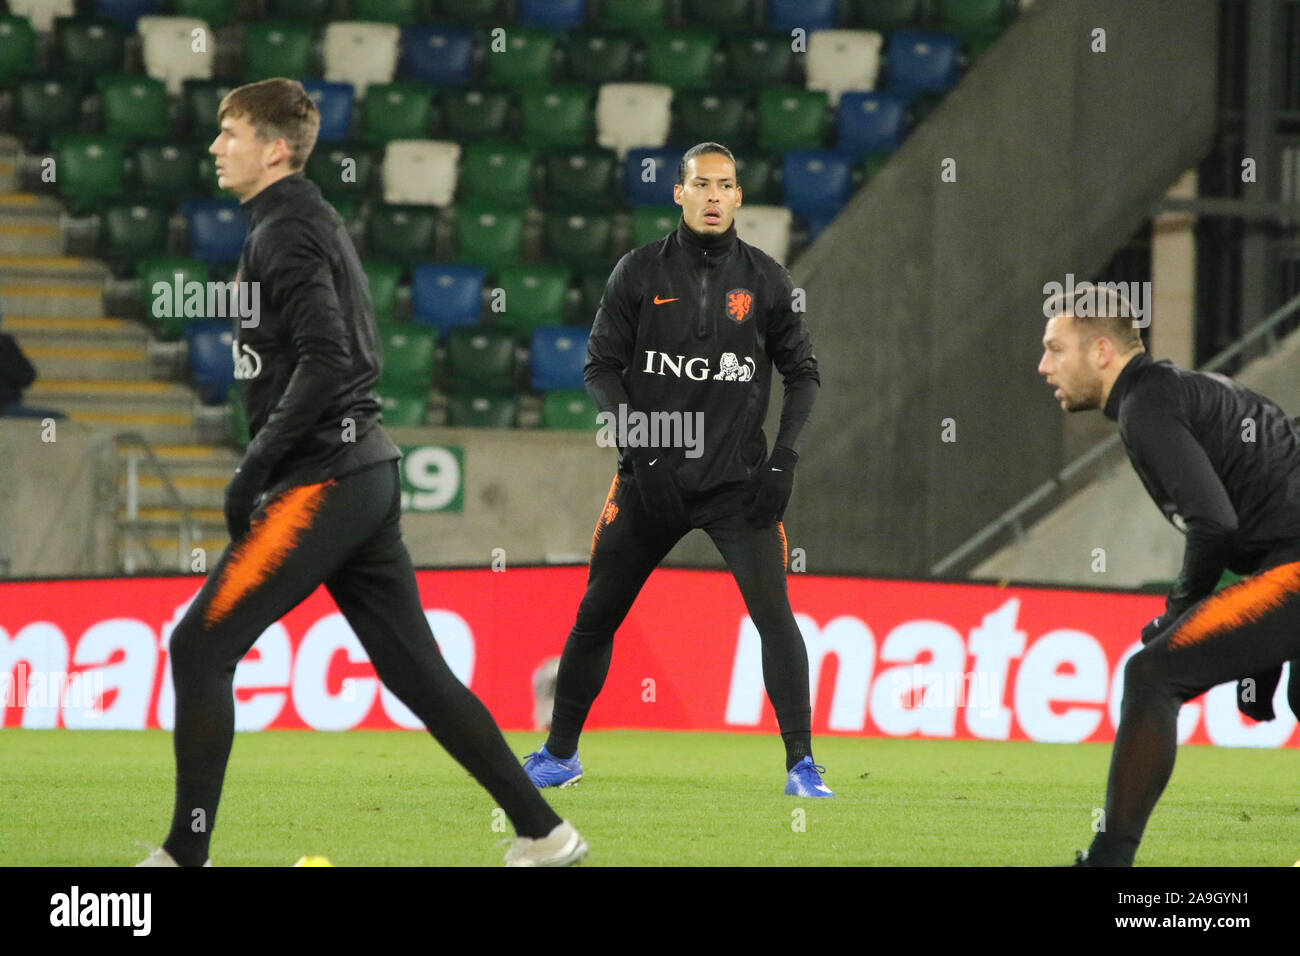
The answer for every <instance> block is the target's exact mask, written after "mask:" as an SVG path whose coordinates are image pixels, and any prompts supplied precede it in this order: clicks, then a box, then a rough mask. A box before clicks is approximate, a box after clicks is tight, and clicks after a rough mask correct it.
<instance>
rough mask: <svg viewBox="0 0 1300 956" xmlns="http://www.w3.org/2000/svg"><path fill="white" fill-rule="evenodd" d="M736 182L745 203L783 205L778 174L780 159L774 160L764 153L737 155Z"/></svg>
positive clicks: (780, 164)
mask: <svg viewBox="0 0 1300 956" xmlns="http://www.w3.org/2000/svg"><path fill="white" fill-rule="evenodd" d="M735 156H736V182H737V184H738V185H739V186H740V191H741V194H742V195H743V196H744V199H745V202H747V203H752V204H755V205H769V204H773V203H775V204H776V205H780V204H781V200H782V196H781V189H780V187H779V185H778V183H777V173H778V171H779V170H780V169H781V166H782V160H781V158H780V157H777V158H775V159H774V158H772V157H771V156H765V155H763V154H762V153H736V154H735Z"/></svg>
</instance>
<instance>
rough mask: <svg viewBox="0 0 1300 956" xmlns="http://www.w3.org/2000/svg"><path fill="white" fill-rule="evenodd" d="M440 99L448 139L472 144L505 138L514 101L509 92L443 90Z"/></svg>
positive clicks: (464, 89) (463, 89)
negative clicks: (476, 141)
mask: <svg viewBox="0 0 1300 956" xmlns="http://www.w3.org/2000/svg"><path fill="white" fill-rule="evenodd" d="M440 99H441V103H442V122H443V128H444V129H445V130H446V132H447V134H448V138H450V139H454V140H459V141H460V142H462V143H468V142H473V141H474V140H481V139H501V138H503V137H505V135H506V125H507V123H508V121H509V119H510V103H511V99H512V97H511V94H510V93H508V92H507V91H505V90H476V89H466V88H457V89H450V90H445V91H443V94H442V96H441V98H440Z"/></svg>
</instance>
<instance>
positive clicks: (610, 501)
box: [591, 475, 618, 558]
mask: <svg viewBox="0 0 1300 956" xmlns="http://www.w3.org/2000/svg"><path fill="white" fill-rule="evenodd" d="M617 491H618V475H615V476H614V482H613V484H611V485H610V486H609V494H607V495H606V496H605V504H604V505H603V506H601V509H600V517H599V518H597V519H596V530H595V531H594V532H592V535H591V557H593V558H594V557H595V556H596V542H597V541H599V540H600V532H601V529H602V528H604V527H605V525H607V524H609V523H610V522H612V521H613V520H614V519H615V518H617V517H618V505H616V504H614V494H615V492H617Z"/></svg>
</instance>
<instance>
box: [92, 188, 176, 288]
mask: <svg viewBox="0 0 1300 956" xmlns="http://www.w3.org/2000/svg"><path fill="white" fill-rule="evenodd" d="M170 219H171V212H170V210H169V209H168V207H167V206H164V205H161V204H159V203H143V202H126V203H114V204H112V205H110V206H107V207H105V209H104V211H103V215H102V220H103V227H102V232H101V234H100V242H101V244H102V245H103V247H104V258H105V259H107V260H108V263H109V265H110V266H111V267H112V268H113V271H114V273H115V274H117V275H119V276H122V275H130V274H131V273H133V272H135V268H136V263H137V261H138V260H140V259H142V258H145V257H147V256H158V255H162V254H163V253H164V252H166V251H167V227H168V223H169V221H170Z"/></svg>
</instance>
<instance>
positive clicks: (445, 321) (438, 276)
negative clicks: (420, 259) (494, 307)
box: [411, 262, 487, 336]
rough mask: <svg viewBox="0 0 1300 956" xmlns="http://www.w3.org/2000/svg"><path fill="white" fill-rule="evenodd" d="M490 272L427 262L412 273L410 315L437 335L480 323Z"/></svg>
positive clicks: (475, 267)
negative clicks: (488, 273) (433, 330)
mask: <svg viewBox="0 0 1300 956" xmlns="http://www.w3.org/2000/svg"><path fill="white" fill-rule="evenodd" d="M486 279H487V270H486V269H484V268H483V267H482V266H475V265H456V264H450V263H434V262H427V263H424V264H422V265H418V266H416V267H415V269H414V270H413V271H412V273H411V313H412V318H413V319H414V321H416V322H417V323H419V324H421V325H432V326H434V327H435V328H437V329H438V334H439V335H440V336H441V335H445V334H446V333H447V332H448V331H449V330H451V329H454V328H457V327H458V326H462V325H475V324H476V323H477V322H478V313H479V308H480V306H481V305H482V302H483V283H484V281H486Z"/></svg>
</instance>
